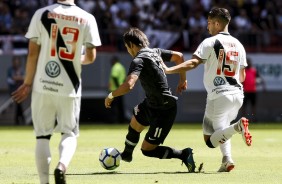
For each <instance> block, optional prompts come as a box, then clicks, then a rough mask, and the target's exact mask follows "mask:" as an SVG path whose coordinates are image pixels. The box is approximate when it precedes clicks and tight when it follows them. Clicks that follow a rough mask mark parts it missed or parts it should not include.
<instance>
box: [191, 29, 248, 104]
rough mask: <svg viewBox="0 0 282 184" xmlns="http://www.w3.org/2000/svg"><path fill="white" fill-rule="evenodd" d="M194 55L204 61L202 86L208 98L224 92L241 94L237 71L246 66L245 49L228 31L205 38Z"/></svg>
mask: <svg viewBox="0 0 282 184" xmlns="http://www.w3.org/2000/svg"><path fill="white" fill-rule="evenodd" d="M194 55H196V56H198V57H199V58H201V59H202V60H203V63H204V86H205V88H206V90H207V93H208V99H210V100H212V99H216V98H218V97H220V96H221V95H226V94H236V93H240V94H242V95H243V87H242V84H241V83H240V80H239V75H240V74H239V73H240V72H239V71H240V68H241V67H245V66H247V62H246V51H245V49H244V47H243V45H242V44H241V43H240V42H239V41H238V40H237V39H236V38H234V37H233V36H231V35H230V34H229V33H225V32H220V33H219V34H217V35H215V36H212V37H210V38H206V39H205V40H204V41H203V42H202V43H201V44H200V45H199V46H198V48H197V50H196V51H195V53H194Z"/></svg>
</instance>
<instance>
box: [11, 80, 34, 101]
mask: <svg viewBox="0 0 282 184" xmlns="http://www.w3.org/2000/svg"><path fill="white" fill-rule="evenodd" d="M30 91H31V86H30V85H27V84H22V85H21V86H20V87H19V88H18V89H17V90H16V91H14V92H13V93H12V98H13V100H14V101H16V102H17V103H21V102H22V101H24V100H25V99H26V98H27V97H28V95H29V93H30Z"/></svg>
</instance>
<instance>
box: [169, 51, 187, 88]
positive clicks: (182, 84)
mask: <svg viewBox="0 0 282 184" xmlns="http://www.w3.org/2000/svg"><path fill="white" fill-rule="evenodd" d="M171 61H173V62H174V63H175V64H176V65H179V64H181V63H184V57H183V54H182V53H181V52H177V51H172V57H171ZM179 76H180V79H179V81H178V85H177V89H176V92H177V93H180V94H181V93H182V91H184V90H186V89H187V80H186V72H185V71H183V72H180V73H179Z"/></svg>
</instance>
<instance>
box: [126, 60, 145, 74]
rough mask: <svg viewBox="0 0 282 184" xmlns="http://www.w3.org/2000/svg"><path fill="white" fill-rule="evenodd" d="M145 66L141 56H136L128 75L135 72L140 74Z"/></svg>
mask: <svg viewBox="0 0 282 184" xmlns="http://www.w3.org/2000/svg"><path fill="white" fill-rule="evenodd" d="M143 67H144V63H143V60H142V59H141V58H134V59H133V61H132V62H131V64H130V67H129V71H128V75H130V74H135V75H138V76H139V75H140V73H141V71H142V69H143Z"/></svg>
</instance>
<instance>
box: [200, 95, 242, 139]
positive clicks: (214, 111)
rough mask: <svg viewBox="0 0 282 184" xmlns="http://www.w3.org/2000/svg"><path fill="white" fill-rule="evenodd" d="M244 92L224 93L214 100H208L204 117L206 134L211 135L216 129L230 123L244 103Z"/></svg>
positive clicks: (204, 131)
mask: <svg viewBox="0 0 282 184" xmlns="http://www.w3.org/2000/svg"><path fill="white" fill-rule="evenodd" d="M243 99H244V96H243V95H242V94H239V93H238V94H232V95H224V96H221V97H219V98H216V99H214V100H207V104H206V110H205V115H204V119H203V125H202V126H203V133H204V135H211V134H213V133H214V132H215V131H216V130H219V129H223V128H225V127H227V126H229V125H230V123H231V121H233V120H234V119H235V118H236V117H237V115H238V112H239V110H240V108H241V106H242V104H243Z"/></svg>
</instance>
